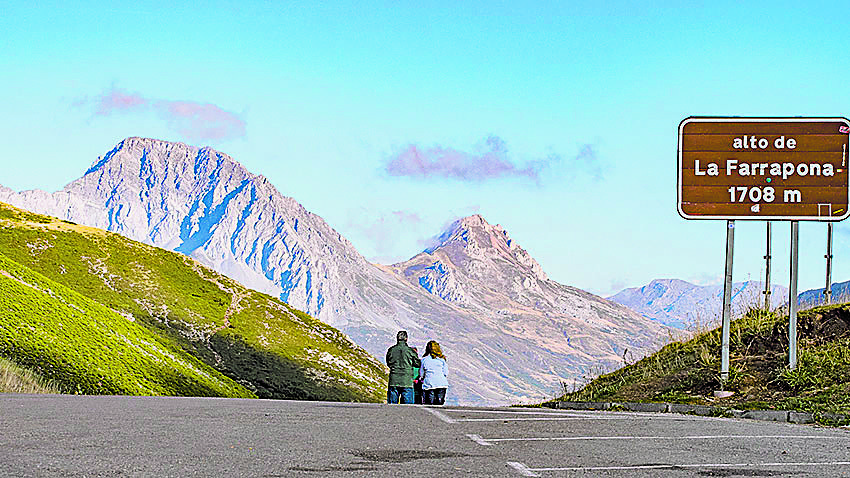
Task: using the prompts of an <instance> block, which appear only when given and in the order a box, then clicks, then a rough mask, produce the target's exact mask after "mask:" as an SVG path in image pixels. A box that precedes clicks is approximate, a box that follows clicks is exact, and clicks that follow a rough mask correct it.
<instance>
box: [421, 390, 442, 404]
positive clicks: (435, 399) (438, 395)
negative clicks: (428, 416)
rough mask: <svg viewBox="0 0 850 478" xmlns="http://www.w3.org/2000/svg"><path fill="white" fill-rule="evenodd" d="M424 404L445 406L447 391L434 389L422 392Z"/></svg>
mask: <svg viewBox="0 0 850 478" xmlns="http://www.w3.org/2000/svg"><path fill="white" fill-rule="evenodd" d="M422 403H424V404H425V405H443V404H445V403H446V389H445V388H432V389H431V390H423V391H422Z"/></svg>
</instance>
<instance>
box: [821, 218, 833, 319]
mask: <svg viewBox="0 0 850 478" xmlns="http://www.w3.org/2000/svg"><path fill="white" fill-rule="evenodd" d="M824 257H826V287H824V288H823V294H824V295H825V296H826V297H825V298H824V302H826V305H829V304H831V303H832V223H831V222H830V223H827V225H826V255H825V256H824Z"/></svg>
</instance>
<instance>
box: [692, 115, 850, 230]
mask: <svg viewBox="0 0 850 478" xmlns="http://www.w3.org/2000/svg"><path fill="white" fill-rule="evenodd" d="M824 121H836V122H838V121H841V122H843V123H844V124H846V125H847V127H848V128H850V120H848V119H847V118H842V117H822V118H818V117H806V118H801V117H778V116H772V117H755V116H748V117H741V116H689V117H687V118H685V119H684V120H682V122H681V123H679V144H678V145H677V147H676V150H677V153H678V157H679V160H678V165H679V171H678V173H677V180H676V209H677V210H678V211H679V215H680V216H682V217H683V218H685V219H725V220H732V221H736V220H742V221H818V222H838V221H843V220H844V219H847V217H848V216H850V207H845V211H844V214H843V215H842V216H758V215H746V216H743V215H742V216H691V215H688V214H686V213H685V212H684V211H682V170H683V168H682V131H683V130H684V129H685V125H686V124H688V123H727V122H728V123H733V122H735V123H791V122H799V123H822V122H824ZM848 136H850V134H848ZM848 182H850V181H848ZM848 187H849V188H850V184H848ZM848 198H850V191H848ZM848 206H850V205H848Z"/></svg>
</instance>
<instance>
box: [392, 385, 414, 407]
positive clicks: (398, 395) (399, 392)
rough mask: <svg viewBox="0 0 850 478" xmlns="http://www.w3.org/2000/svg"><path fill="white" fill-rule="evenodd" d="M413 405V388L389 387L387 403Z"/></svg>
mask: <svg viewBox="0 0 850 478" xmlns="http://www.w3.org/2000/svg"><path fill="white" fill-rule="evenodd" d="M399 400H401V402H400V403H402V404H412V403H413V387H389V388H388V389H387V403H392V404H396V403H399Z"/></svg>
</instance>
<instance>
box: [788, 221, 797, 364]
mask: <svg viewBox="0 0 850 478" xmlns="http://www.w3.org/2000/svg"><path fill="white" fill-rule="evenodd" d="M799 245H800V223H799V222H798V221H791V287H790V289H791V290H790V291H789V292H788V293H789V295H790V297H789V300H788V368H790V369H791V370H794V369H795V368H797V272H798V266H799V254H798V252H799Z"/></svg>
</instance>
